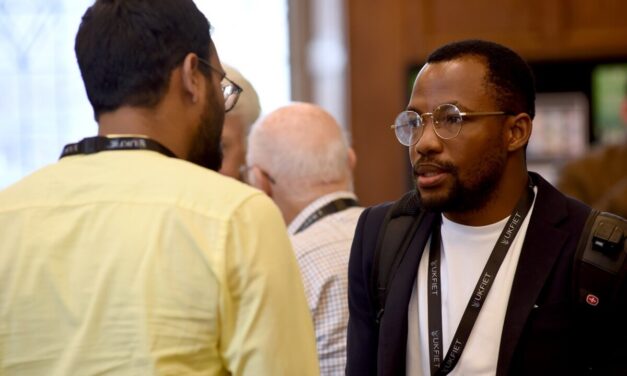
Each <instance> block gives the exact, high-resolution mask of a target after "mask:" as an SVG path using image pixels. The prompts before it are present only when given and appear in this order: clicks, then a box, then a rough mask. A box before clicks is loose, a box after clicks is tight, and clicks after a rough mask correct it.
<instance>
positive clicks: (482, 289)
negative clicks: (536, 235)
mask: <svg viewBox="0 0 627 376" xmlns="http://www.w3.org/2000/svg"><path fill="white" fill-rule="evenodd" d="M534 197H535V193H534V191H533V183H532V182H531V178H530V179H529V187H528V188H527V189H525V192H524V193H523V195H522V197H521V198H520V200H519V201H518V203H517V204H516V207H515V208H514V211H513V212H512V214H511V215H510V217H509V219H508V220H507V223H506V224H505V228H503V231H502V232H501V235H499V239H498V240H497V242H496V244H495V245H494V248H493V249H492V253H491V254H490V258H489V259H488V262H487V263H486V265H485V267H484V268H483V271H482V272H481V275H480V277H479V280H478V281H477V284H476V286H475V289H474V291H473V294H472V296H471V297H470V299H469V300H468V305H466V310H465V311H464V314H463V315H462V318H461V320H460V322H459V326H458V327H457V330H456V331H455V335H454V336H453V340H452V341H451V345H450V346H449V349H448V352H447V353H446V357H444V359H443V358H442V352H443V347H442V297H441V284H440V256H441V251H440V249H441V242H442V238H441V234H440V224H439V223H437V224H436V225H435V227H434V230H433V234H432V235H431V246H430V248H429V274H428V276H429V277H428V286H429V289H428V296H429V298H428V303H429V361H430V364H431V375H446V374H448V373H449V372H451V371H452V370H453V368H455V365H457V362H458V361H459V358H460V357H461V355H462V351H464V347H465V346H466V343H467V341H468V337H470V332H471V331H472V328H473V326H474V325H475V322H476V321H477V316H479V311H480V310H481V308H482V307H483V303H484V302H485V300H486V298H487V296H488V292H490V288H491V287H492V283H493V282H494V279H495V278H496V274H497V273H498V271H499V268H500V267H501V264H502V263H503V260H504V259H505V256H506V255H507V252H508V251H509V248H510V247H511V243H512V242H513V241H514V238H516V234H517V233H518V230H520V227H521V225H522V222H523V221H524V220H525V217H526V216H527V213H528V212H529V209H531V205H532V204H533V199H534Z"/></svg>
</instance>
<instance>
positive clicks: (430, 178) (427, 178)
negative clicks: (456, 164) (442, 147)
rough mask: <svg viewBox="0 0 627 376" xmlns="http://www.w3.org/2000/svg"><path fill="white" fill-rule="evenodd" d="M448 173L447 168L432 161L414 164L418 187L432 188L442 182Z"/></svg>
mask: <svg viewBox="0 0 627 376" xmlns="http://www.w3.org/2000/svg"><path fill="white" fill-rule="evenodd" d="M448 174H449V171H448V169H447V168H444V167H442V166H440V165H438V164H433V163H420V164H418V165H416V166H414V176H415V177H416V182H417V184H418V187H419V188H432V187H435V186H437V185H438V184H440V183H442V181H443V180H444V179H446V176H447V175H448Z"/></svg>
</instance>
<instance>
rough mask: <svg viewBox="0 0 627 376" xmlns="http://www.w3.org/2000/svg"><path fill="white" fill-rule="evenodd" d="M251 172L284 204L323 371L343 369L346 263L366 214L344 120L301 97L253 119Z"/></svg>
mask: <svg viewBox="0 0 627 376" xmlns="http://www.w3.org/2000/svg"><path fill="white" fill-rule="evenodd" d="M247 163H248V168H247V178H248V181H249V182H250V184H251V185H253V186H255V187H257V188H259V189H261V190H263V191H264V192H266V193H267V194H268V196H270V197H271V198H272V199H273V200H274V202H275V203H276V204H277V205H278V207H279V209H280V210H281V213H282V214H283V218H284V219H285V222H286V223H288V224H289V226H288V232H289V234H290V238H291V240H292V245H293V246H294V251H295V253H296V258H297V260H298V263H299V265H300V269H301V273H302V276H303V281H304V283H305V293H306V295H307V301H308V303H309V309H310V311H311V315H312V317H313V321H314V326H315V332H316V341H317V345H318V357H319V361H320V371H321V373H322V375H343V374H344V368H345V364H346V326H347V323H348V302H347V287H348V279H347V268H348V256H349V253H350V247H351V242H352V240H353V234H354V232H355V226H356V224H357V219H358V217H359V214H360V213H361V212H362V210H363V208H361V207H359V205H358V203H357V197H356V196H355V194H354V193H353V183H352V182H353V177H352V171H353V169H354V167H355V163H356V157H355V153H354V152H353V149H352V148H351V147H350V146H349V144H348V141H347V139H346V137H345V135H344V132H343V131H342V129H341V127H340V125H339V124H338V123H337V121H336V120H335V119H334V118H333V117H332V116H331V115H330V114H329V113H328V112H326V111H325V110H323V109H322V108H320V107H318V106H316V105H312V104H307V103H294V104H290V105H288V106H285V107H282V108H279V109H277V110H275V111H273V112H271V113H270V114H268V115H267V116H265V117H263V118H262V119H260V120H259V121H258V122H257V123H255V125H253V128H252V131H251V133H250V136H249V139H248V154H247Z"/></svg>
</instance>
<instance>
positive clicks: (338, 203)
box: [295, 198, 359, 234]
mask: <svg viewBox="0 0 627 376" xmlns="http://www.w3.org/2000/svg"><path fill="white" fill-rule="evenodd" d="M358 205H359V203H358V202H357V201H356V200H354V199H352V198H338V199H337V200H333V201H331V202H329V203H328V204H326V205H325V206H323V207H321V208H320V209H318V210H316V211H315V212H313V213H311V214H310V215H309V217H307V218H306V219H305V221H303V224H302V225H300V227H298V229H297V230H296V232H295V234H298V233H299V232H301V231H303V230H304V229H306V228H307V227H309V226H311V225H313V224H314V223H315V222H316V221H318V220H320V219H322V218H324V217H325V216H327V215H329V214H333V213H337V212H339V211H342V210H344V209H348V208H350V207H353V206H358Z"/></svg>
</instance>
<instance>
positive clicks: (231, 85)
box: [198, 57, 244, 112]
mask: <svg viewBox="0 0 627 376" xmlns="http://www.w3.org/2000/svg"><path fill="white" fill-rule="evenodd" d="M198 61H200V62H201V63H203V64H205V65H206V66H208V67H209V68H210V69H212V70H214V71H215V72H218V73H219V74H220V77H222V82H221V83H220V85H221V86H222V95H223V96H224V112H229V111H231V110H232V109H233V107H235V105H236V104H237V100H238V99H239V95H240V94H241V93H242V91H244V89H242V88H241V87H240V86H239V85H238V84H236V83H235V82H233V81H231V80H230V79H229V78H228V77H227V76H226V72H224V71H222V70H220V69H218V68H214V67H213V66H212V65H211V63H209V62H208V61H207V60H205V59H203V58H200V57H199V58H198Z"/></svg>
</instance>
